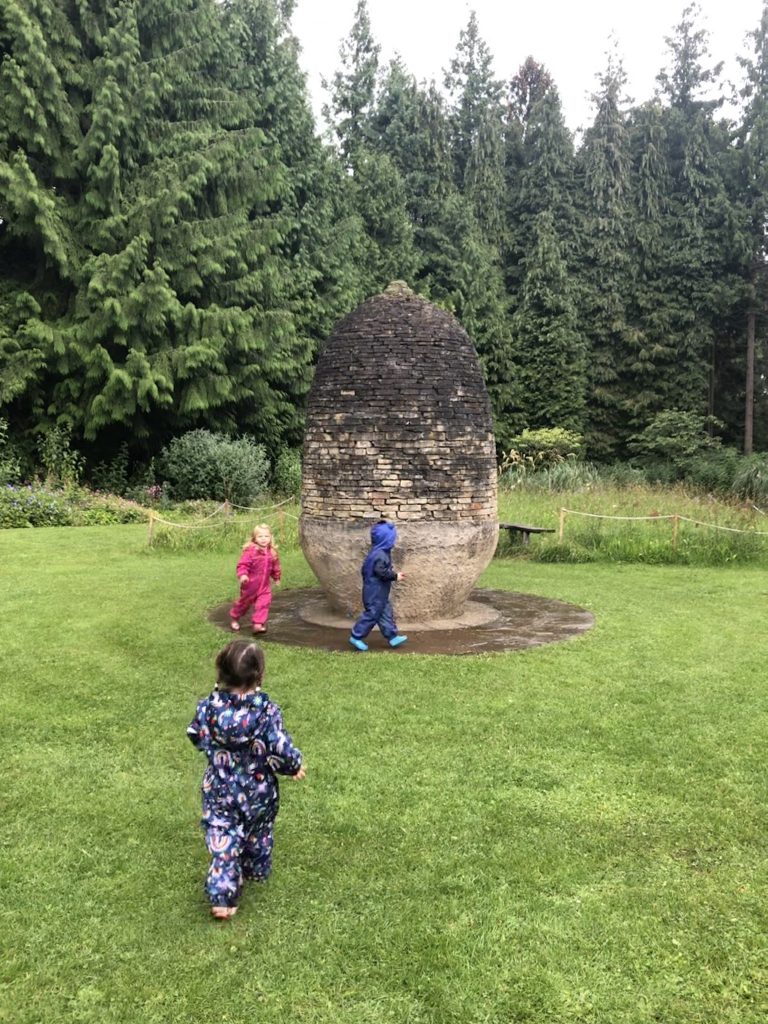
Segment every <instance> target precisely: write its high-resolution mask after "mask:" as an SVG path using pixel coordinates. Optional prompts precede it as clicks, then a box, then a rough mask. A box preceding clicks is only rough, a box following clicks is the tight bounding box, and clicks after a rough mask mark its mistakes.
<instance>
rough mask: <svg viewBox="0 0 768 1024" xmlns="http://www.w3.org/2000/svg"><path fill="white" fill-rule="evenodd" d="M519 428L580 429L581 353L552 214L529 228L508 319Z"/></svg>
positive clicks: (582, 394) (543, 214)
mask: <svg viewBox="0 0 768 1024" xmlns="http://www.w3.org/2000/svg"><path fill="white" fill-rule="evenodd" d="M512 334H513V343H514V357H515V364H516V365H515V375H516V381H517V386H518V389H519V391H518V401H519V421H518V427H519V428H523V427H531V428H537V427H563V428H565V429H568V430H575V431H581V430H582V429H583V427H584V404H585V350H584V338H583V335H582V334H581V332H580V331H579V329H578V327H577V317H576V304H575V302H574V298H573V289H572V286H571V284H570V281H569V273H568V269H567V266H566V263H565V260H564V259H563V257H562V253H561V250H560V243H559V240H558V235H557V231H556V228H555V218H554V216H553V214H552V212H551V210H543V211H542V212H541V213H540V214H539V215H538V216H537V217H536V220H535V221H534V224H533V244H532V247H531V250H530V252H529V254H528V255H527V256H526V258H525V275H524V277H523V282H522V288H521V292H520V298H519V302H518V305H517V308H516V309H515V312H514V314H513V316H512Z"/></svg>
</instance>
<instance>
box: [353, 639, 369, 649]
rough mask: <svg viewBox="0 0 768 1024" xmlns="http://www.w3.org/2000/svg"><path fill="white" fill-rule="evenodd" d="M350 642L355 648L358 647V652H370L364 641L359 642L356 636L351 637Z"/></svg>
mask: <svg viewBox="0 0 768 1024" xmlns="http://www.w3.org/2000/svg"><path fill="white" fill-rule="evenodd" d="M349 642H350V643H351V644H352V646H353V647H356V648H357V649H358V651H367V650H368V644H365V643H363V641H362V640H358V639H357V637H356V636H351V637H350V638H349Z"/></svg>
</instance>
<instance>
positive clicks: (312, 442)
mask: <svg viewBox="0 0 768 1024" xmlns="http://www.w3.org/2000/svg"><path fill="white" fill-rule="evenodd" d="M302 476H303V483H302V512H303V515H304V516H306V517H309V518H311V519H335V520H345V521H354V520H370V519H377V518H379V517H381V516H384V517H387V518H390V519H394V520H420V521H440V522H461V521H465V520H495V517H496V463H495V449H494V441H493V428H492V419H491V410H490V403H489V401H488V395H487V392H486V389H485V384H484V382H483V377H482V373H481V370H480V365H479V363H478V359H477V355H476V353H475V350H474V347H473V345H472V342H471V340H470V339H469V336H468V335H467V333H466V332H465V331H464V330H463V328H462V327H461V326H460V324H459V323H458V322H457V321H456V320H455V318H454V317H452V316H451V315H450V314H448V313H446V312H444V311H443V310H441V309H439V308H438V307H436V306H434V305H432V304H431V303H429V302H427V301H426V300H424V299H422V298H420V297H419V296H417V295H414V294H413V292H411V291H410V289H409V288H408V287H407V286H406V285H404V284H402V283H401V282H395V283H394V284H392V285H390V286H389V288H388V289H387V290H386V291H385V292H384V293H383V294H382V295H377V296H375V297H374V298H371V299H369V300H368V301H367V302H364V303H363V304H362V305H361V306H359V307H358V308H357V309H356V310H354V312H352V313H350V314H349V316H347V317H345V318H344V319H343V320H341V321H340V322H339V323H338V324H337V326H336V328H335V329H334V331H333V333H332V335H331V337H330V339H329V340H328V343H327V345H326V347H325V349H324V351H323V352H322V354H321V356H320V360H319V363H318V366H317V371H316V374H315V380H314V383H313V386H312V390H311V392H310V396H309V402H308V408H307V430H306V435H305V441H304V459H303V473H302Z"/></svg>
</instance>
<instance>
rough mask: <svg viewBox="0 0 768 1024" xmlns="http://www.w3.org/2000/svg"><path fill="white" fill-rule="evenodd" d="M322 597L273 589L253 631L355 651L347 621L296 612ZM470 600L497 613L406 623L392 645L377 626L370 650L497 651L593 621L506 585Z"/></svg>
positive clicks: (221, 623) (217, 617)
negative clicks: (402, 639) (340, 624)
mask: <svg viewBox="0 0 768 1024" xmlns="http://www.w3.org/2000/svg"><path fill="white" fill-rule="evenodd" d="M321 597H322V591H321V590H320V588H319V587H297V588H295V589H293V590H279V591H278V592H277V593H276V594H275V595H274V597H273V599H272V607H271V609H270V613H269V632H268V633H267V634H266V635H264V636H261V637H259V642H261V640H265V641H267V642H269V643H280V644H291V645H293V646H297V647H314V648H317V649H319V650H323V651H347V652H349V654H350V655H351V656H352V655H357V656H358V657H359V656H360V652H358V651H355V650H354V649H353V648H352V647H351V646H350V644H349V640H348V638H349V628H350V627H351V625H352V622H353V621H354V620H353V619H350V620H349V626H346V627H345V628H343V629H342V628H332V627H330V626H320V625H316V624H314V623H312V622H306V621H305V620H304V619H303V618H302V617H301V615H300V614H299V611H300V609H301V608H302V607H303V606H305V605H307V604H308V603H309V602H313V601H317V600H318V599H319V598H321ZM470 600H472V601H479V602H481V603H483V604H487V605H491V606H492V607H493V608H495V609H496V611H497V612H498V613H499V614H498V616H497V617H496V618H495V619H494V620H493V621H492V622H489V623H487V624H485V625H477V626H466V627H463V628H457V629H432V630H424V631H421V632H420V631H419V630H418V629H414V628H412V627H410V628H409V629H408V643H407V644H404V645H403V646H402V647H399V648H397V649H396V650H392V649H391V648H390V647H388V646H387V642H386V640H385V639H384V637H383V636H381V634H380V633H379V631H378V630H374V632H373V633H371V635H370V636H369V637H368V639H367V641H366V642H367V643H368V645H369V647H370V649H371V651H374V652H376V651H380V652H382V653H387V654H391V655H392V656H393V657H394V656H397V657H401V656H402V655H405V654H488V653H494V652H497V653H501V652H503V651H521V650H526V649H527V648H529V647H538V646H540V645H541V644H551V643H556V642H558V641H560V640H568V639H570V638H571V637H574V636H579V635H580V634H581V633H584V632H586V630H588V629H591V628H592V626H594V624H595V617H594V615H592V613H591V612H588V611H586V609H584V608H579V607H577V606H576V605H573V604H566V602H565V601H555V600H553V599H552V598H549V597H537V596H536V595H535V594H518V593H514V592H511V591H508V590H473V591H472V593H471V594H470ZM230 607H231V604H229V603H227V604H222V605H219V606H218V607H216V608H213V609H212V610H211V612H210V613H209V615H208V618H209V620H210V621H211V622H212V623H214V624H215V625H216V626H218V627H220V628H221V629H223V630H226V631H227V633H229V634H230V635H231V636H232V635H234V634H232V632H231V630H230V628H229V609H230ZM241 625H242V629H241V632H240V636H242V637H244V638H247V637H250V635H251V631H250V623H249V620H248V619H247V618H244V619H243V620H242V622H241Z"/></svg>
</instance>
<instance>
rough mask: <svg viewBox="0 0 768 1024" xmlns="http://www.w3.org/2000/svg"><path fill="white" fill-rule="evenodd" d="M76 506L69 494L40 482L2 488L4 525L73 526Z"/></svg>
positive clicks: (6, 527)
mask: <svg viewBox="0 0 768 1024" xmlns="http://www.w3.org/2000/svg"><path fill="white" fill-rule="evenodd" d="M71 523H72V510H71V508H70V506H69V505H68V503H67V500H66V497H65V496H64V495H63V494H61V493H55V492H54V493H52V492H51V491H48V490H46V488H44V487H38V486H36V485H31V484H30V485H27V486H24V487H22V486H15V485H13V484H7V485H6V486H5V487H1V488H0V529H3V530H11V529H15V528H18V527H23V526H70V525H71Z"/></svg>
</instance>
